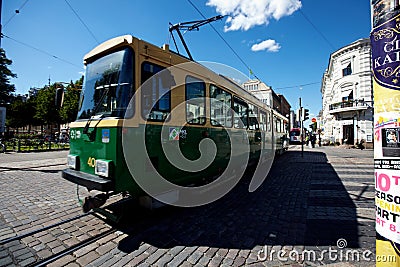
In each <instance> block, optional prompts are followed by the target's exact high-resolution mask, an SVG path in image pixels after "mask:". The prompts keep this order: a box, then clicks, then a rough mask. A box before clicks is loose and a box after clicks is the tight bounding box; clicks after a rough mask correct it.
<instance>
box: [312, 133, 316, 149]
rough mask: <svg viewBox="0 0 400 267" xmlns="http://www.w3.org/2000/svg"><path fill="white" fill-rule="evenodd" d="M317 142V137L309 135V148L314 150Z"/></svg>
mask: <svg viewBox="0 0 400 267" xmlns="http://www.w3.org/2000/svg"><path fill="white" fill-rule="evenodd" d="M316 141H317V137H316V136H315V134H312V135H311V146H312V147H313V148H315V142H316Z"/></svg>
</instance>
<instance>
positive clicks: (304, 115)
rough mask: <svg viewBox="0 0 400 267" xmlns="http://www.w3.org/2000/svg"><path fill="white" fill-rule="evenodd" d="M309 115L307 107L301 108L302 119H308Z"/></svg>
mask: <svg viewBox="0 0 400 267" xmlns="http://www.w3.org/2000/svg"><path fill="white" fill-rule="evenodd" d="M309 116H310V110H309V109H307V108H305V109H303V121H306V120H308V119H309V118H310V117H309Z"/></svg>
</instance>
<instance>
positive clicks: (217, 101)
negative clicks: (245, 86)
mask: <svg viewBox="0 0 400 267" xmlns="http://www.w3.org/2000/svg"><path fill="white" fill-rule="evenodd" d="M210 98H211V105H210V106H211V107H210V112H211V125H213V126H224V127H232V112H231V107H232V95H231V94H230V93H228V92H226V91H225V90H222V89H221V88H219V87H217V86H215V85H212V84H211V85H210Z"/></svg>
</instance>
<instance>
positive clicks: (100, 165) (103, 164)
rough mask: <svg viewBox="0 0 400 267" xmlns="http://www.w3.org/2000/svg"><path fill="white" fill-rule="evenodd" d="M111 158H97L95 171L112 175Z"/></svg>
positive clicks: (107, 175)
mask: <svg viewBox="0 0 400 267" xmlns="http://www.w3.org/2000/svg"><path fill="white" fill-rule="evenodd" d="M110 168H111V160H103V159H97V160H96V164H95V167H94V173H95V174H97V175H99V176H103V177H107V178H108V177H110V174H111V172H110Z"/></svg>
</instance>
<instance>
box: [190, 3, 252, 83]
mask: <svg viewBox="0 0 400 267" xmlns="http://www.w3.org/2000/svg"><path fill="white" fill-rule="evenodd" d="M187 1H188V2H189V3H190V4H191V5H192V7H193V8H194V9H196V11H197V12H198V13H199V14H200V15H201V16H202V17H203V18H204V19H207V18H206V16H204V14H203V13H202V12H201V11H200V10H199V9H198V8H197V6H196V5H195V4H194V3H193V2H192V1H191V0H187ZM210 26H211V28H212V29H213V30H214V31H215V32H216V33H217V35H218V36H219V37H220V38H221V39H222V41H223V42H224V43H225V44H226V45H227V46H228V48H229V49H230V50H231V51H232V52H233V54H235V56H236V57H237V58H238V59H239V60H240V62H242V64H243V65H244V66H245V67H246V69H247V70H248V71H249V72H250V74H252V75H253V76H254V77H255V78H256V79H257V80H259V81H260V79H259V78H258V77H257V75H256V74H255V73H254V72H253V70H252V69H251V68H250V67H249V65H248V64H247V63H246V62H245V61H244V60H243V58H242V57H241V56H240V55H239V54H238V53H237V52H236V51H235V49H233V47H232V46H231V45H230V44H229V43H228V41H226V39H225V38H224V37H223V36H222V35H221V34H220V33H219V31H218V30H217V29H216V28H215V27H214V26H213V25H212V24H210Z"/></svg>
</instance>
